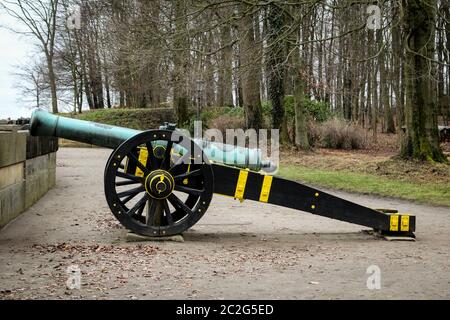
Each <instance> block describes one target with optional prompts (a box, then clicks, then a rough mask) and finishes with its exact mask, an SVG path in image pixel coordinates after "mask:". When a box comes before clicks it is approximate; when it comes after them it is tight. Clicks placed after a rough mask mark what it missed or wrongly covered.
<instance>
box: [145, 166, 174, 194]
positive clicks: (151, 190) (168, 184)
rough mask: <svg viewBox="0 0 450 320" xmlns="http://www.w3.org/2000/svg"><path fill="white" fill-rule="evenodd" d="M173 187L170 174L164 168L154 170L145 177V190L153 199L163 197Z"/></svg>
mask: <svg viewBox="0 0 450 320" xmlns="http://www.w3.org/2000/svg"><path fill="white" fill-rule="evenodd" d="M174 187H175V181H174V180H173V177H172V175H171V174H170V173H169V172H167V171H165V170H155V171H152V172H150V174H149V175H148V176H147V177H146V178H145V191H146V192H147V193H148V195H149V196H150V197H152V198H154V199H165V198H167V197H168V196H169V195H170V194H171V193H172V192H173V189H174Z"/></svg>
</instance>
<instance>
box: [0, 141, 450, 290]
mask: <svg viewBox="0 0 450 320" xmlns="http://www.w3.org/2000/svg"><path fill="white" fill-rule="evenodd" d="M109 153H110V151H109V150H105V149H83V148H61V149H60V151H58V160H57V185H56V187H55V188H54V189H52V190H50V191H49V192H48V193H47V195H46V196H45V197H44V198H42V199H41V200H40V201H39V202H38V203H37V204H35V205H34V206H33V207H32V208H30V209H29V210H28V211H26V212H25V213H24V214H22V215H21V216H20V217H19V218H18V219H16V220H15V221H14V222H12V223H10V224H9V225H8V226H7V227H6V228H4V229H3V230H1V231H0V270H1V271H0V298H2V299H11V298H13V299H18V298H19V299H22V298H44V299H45V298H50V299H80V298H94V299H111V298H119V299H122V298H123V299H167V298H169V299H170V298H172V299H184V298H187V299H241V298H242V299H280V298H281V299H366V298H374V299H385V298H386V299H398V298H404V299H423V298H433V299H438V298H444V299H449V298H450V250H449V246H450V232H449V231H450V209H449V208H446V207H432V206H424V205H418V204H413V203H410V202H405V201H400V200H393V199H379V198H374V197H369V196H363V195H354V194H346V193H341V192H334V193H335V194H337V195H339V196H342V197H344V198H346V199H349V200H351V201H355V202H358V203H360V204H362V205H367V206H370V207H378V208H379V207H381V208H396V209H399V210H400V212H403V213H410V214H414V215H416V216H417V233H416V235H417V241H416V242H401V241H395V242H390V241H385V240H381V239H378V238H375V237H374V236H371V235H369V234H367V233H365V232H361V230H363V229H364V228H362V227H360V226H357V225H352V224H348V223H344V222H339V221H334V220H330V219H327V218H323V217H317V216H313V215H311V214H308V213H303V212H299V211H295V210H291V209H286V208H281V207H276V206H272V205H267V204H262V203H256V202H250V201H247V202H244V203H242V204H241V203H239V202H238V201H235V200H233V199H231V198H226V197H221V196H215V197H214V198H213V201H212V203H211V206H210V208H209V210H208V212H207V213H206V215H205V216H204V217H203V219H202V220H200V222H199V223H198V224H197V225H195V226H194V227H193V229H191V230H189V231H188V232H187V233H185V235H184V236H185V242H184V243H177V242H143V243H142V242H141V243H128V242H126V241H125V238H126V237H125V235H126V231H125V230H124V229H123V228H122V227H121V226H120V225H119V224H118V222H116V220H115V218H114V217H113V216H112V214H111V213H110V211H109V209H108V207H107V204H106V200H105V198H104V195H103V169H104V165H105V163H106V160H107V158H108V156H109ZM73 265H76V266H78V267H79V269H80V270H81V288H80V289H73V290H69V289H68V288H67V286H66V281H67V279H68V276H69V275H68V273H67V268H68V267H69V266H73ZM372 265H375V266H378V267H379V270H380V271H381V274H380V276H381V288H380V289H379V290H377V289H374V290H369V289H368V288H367V278H368V277H369V274H367V273H366V271H367V268H368V267H369V266H372Z"/></svg>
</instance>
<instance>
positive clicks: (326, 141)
mask: <svg viewBox="0 0 450 320" xmlns="http://www.w3.org/2000/svg"><path fill="white" fill-rule="evenodd" d="M318 132H319V136H320V142H321V146H323V147H325V148H332V149H346V150H349V149H362V148H365V147H366V139H365V130H364V129H363V128H362V127H360V126H358V125H356V124H353V123H350V122H348V121H345V120H342V119H338V118H333V119H331V120H328V121H326V122H324V123H322V124H320V125H319V127H318Z"/></svg>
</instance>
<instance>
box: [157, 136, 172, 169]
mask: <svg viewBox="0 0 450 320" xmlns="http://www.w3.org/2000/svg"><path fill="white" fill-rule="evenodd" d="M172 146H173V141H172V140H169V141H167V145H166V150H165V152H164V157H163V159H162V161H161V166H160V168H161V169H166V168H169V167H170V152H171V151H172Z"/></svg>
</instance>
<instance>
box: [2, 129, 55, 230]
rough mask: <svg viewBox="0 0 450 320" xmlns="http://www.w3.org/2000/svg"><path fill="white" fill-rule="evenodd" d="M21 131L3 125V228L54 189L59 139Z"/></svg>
mask: <svg viewBox="0 0 450 320" xmlns="http://www.w3.org/2000/svg"><path fill="white" fill-rule="evenodd" d="M19 129H20V127H18V126H4V125H0V228H1V227H3V226H5V225H6V224H7V223H8V222H10V221H11V220H13V219H14V218H16V217H17V216H18V215H19V214H20V213H22V212H23V211H24V210H26V209H27V208H29V207H31V206H32V205H33V204H34V203H35V202H36V201H38V200H39V199H40V198H41V197H42V196H43V195H44V194H45V193H46V192H47V191H48V190H49V189H50V188H52V187H53V186H54V185H55V173H56V151H57V150H58V142H57V139H55V138H47V137H31V136H30V135H29V134H28V131H22V130H19Z"/></svg>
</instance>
